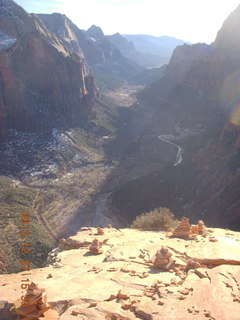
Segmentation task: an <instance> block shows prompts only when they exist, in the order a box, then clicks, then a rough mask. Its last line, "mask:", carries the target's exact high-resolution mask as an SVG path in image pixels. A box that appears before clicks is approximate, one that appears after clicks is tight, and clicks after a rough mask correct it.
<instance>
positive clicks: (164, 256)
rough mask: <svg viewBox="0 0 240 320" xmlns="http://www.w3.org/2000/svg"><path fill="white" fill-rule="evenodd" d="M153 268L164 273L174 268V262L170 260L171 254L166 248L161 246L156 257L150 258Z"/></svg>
mask: <svg viewBox="0 0 240 320" xmlns="http://www.w3.org/2000/svg"><path fill="white" fill-rule="evenodd" d="M152 262H153V265H154V267H156V268H157V269H161V270H164V271H168V270H170V269H172V268H173V267H174V264H175V260H173V259H172V254H171V253H170V252H169V249H168V248H167V247H164V246H162V248H161V250H158V251H157V253H156V255H155V256H154V257H153V258H152Z"/></svg>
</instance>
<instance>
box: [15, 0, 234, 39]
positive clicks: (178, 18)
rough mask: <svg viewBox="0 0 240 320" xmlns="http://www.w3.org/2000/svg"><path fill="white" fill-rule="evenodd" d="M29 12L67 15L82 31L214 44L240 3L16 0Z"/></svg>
mask: <svg viewBox="0 0 240 320" xmlns="http://www.w3.org/2000/svg"><path fill="white" fill-rule="evenodd" d="M16 2H17V3H18V4H19V5H21V6H22V7H23V8H24V9H25V10H27V11H28V12H34V13H52V12H61V13H64V14H66V15H67V16H68V17H69V18H70V19H71V20H72V21H73V22H74V23H75V24H76V25H77V26H78V27H79V28H80V29H88V28H89V27H90V26H91V25H93V24H95V25H98V26H100V27H101V28H102V29H103V32H104V33H105V34H113V33H116V32H120V33H122V34H124V33H130V34H132V33H134V34H151V35H155V36H161V35H168V36H172V37H176V38H180V39H183V40H185V41H190V42H193V43H195V42H207V43H210V42H212V41H214V39H215V36H216V33H217V31H218V30H219V29H220V27H221V26H222V23H223V21H224V20H225V19H226V18H227V16H228V15H229V14H230V13H231V12H232V11H233V10H234V9H235V8H236V7H237V6H238V5H239V4H240V0H164V1H163V0H16Z"/></svg>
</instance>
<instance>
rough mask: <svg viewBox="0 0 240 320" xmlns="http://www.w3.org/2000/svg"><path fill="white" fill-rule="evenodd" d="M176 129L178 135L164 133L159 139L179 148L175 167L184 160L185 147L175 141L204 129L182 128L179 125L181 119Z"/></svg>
mask: <svg viewBox="0 0 240 320" xmlns="http://www.w3.org/2000/svg"><path fill="white" fill-rule="evenodd" d="M175 131H176V133H178V136H174V135H172V134H162V135H160V136H158V139H160V140H161V141H163V142H166V143H169V144H171V145H173V146H174V147H176V148H177V155H176V160H175V163H174V167H176V166H178V165H179V164H180V163H182V162H183V149H182V148H181V147H180V146H179V145H177V144H176V143H174V142H173V141H176V140H179V139H181V138H184V137H186V136H192V135H195V134H200V133H201V132H202V131H201V130H198V129H192V130H190V129H182V128H180V127H179V121H178V122H177V123H176V125H175Z"/></svg>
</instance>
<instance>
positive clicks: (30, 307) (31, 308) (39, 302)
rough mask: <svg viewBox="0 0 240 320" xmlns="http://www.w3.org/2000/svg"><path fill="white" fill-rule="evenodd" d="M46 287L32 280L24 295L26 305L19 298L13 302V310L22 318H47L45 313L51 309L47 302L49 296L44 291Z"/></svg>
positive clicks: (24, 319) (29, 319) (31, 319)
mask: <svg viewBox="0 0 240 320" xmlns="http://www.w3.org/2000/svg"><path fill="white" fill-rule="evenodd" d="M44 291H45V289H40V288H39V287H38V286H37V285H36V284H35V283H34V282H32V283H31V284H30V285H29V287H28V289H27V293H26V295H25V297H24V299H25V301H24V302H26V305H25V306H23V305H22V302H23V301H22V300H21V299H18V300H17V301H15V302H14V303H13V306H12V308H11V310H10V311H11V312H12V313H13V314H14V315H16V316H17V317H18V318H17V319H21V320H38V319H39V318H40V317H43V319H45V315H44V314H45V313H46V312H47V311H48V310H49V309H51V307H50V306H49V305H48V304H47V296H46V294H45V293H44Z"/></svg>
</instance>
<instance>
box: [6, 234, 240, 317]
mask: <svg viewBox="0 0 240 320" xmlns="http://www.w3.org/2000/svg"><path fill="white" fill-rule="evenodd" d="M95 233H96V232H95V230H94V229H91V230H84V231H82V232H79V233H78V234H77V235H76V236H75V237H74V239H76V240H78V241H80V240H81V239H83V238H89V239H90V240H91V241H92V240H93V239H94V238H96V235H95ZM211 236H214V237H215V238H216V239H217V240H218V241H217V242H211V241H209V239H208V237H206V238H202V237H198V242H196V241H194V240H183V239H175V238H174V239H169V238H167V237H166V236H165V233H164V232H143V231H137V230H131V229H123V230H121V232H120V231H117V230H110V231H108V230H107V229H104V236H99V237H98V238H99V240H100V241H101V239H105V238H106V237H107V238H109V241H108V242H107V244H105V245H103V247H102V249H103V254H100V255H92V254H89V252H88V248H84V247H83V248H79V249H72V250H67V251H62V252H60V253H59V254H58V257H59V258H60V259H61V261H60V262H61V264H62V267H61V268H54V267H51V266H50V267H47V268H42V269H34V270H31V271H30V272H27V273H26V274H25V275H24V273H18V274H10V275H1V276H0V300H7V301H8V302H13V301H15V300H16V299H19V298H20V297H21V296H22V294H23V293H22V291H23V290H22V289H21V283H22V282H21V281H22V279H25V278H29V279H30V280H31V281H34V282H35V283H37V284H38V286H39V287H40V288H45V289H46V294H47V301H48V302H49V303H50V304H51V305H52V307H53V308H54V309H56V310H57V311H58V312H59V313H60V314H61V318H60V319H61V320H71V319H86V320H87V319H91V320H101V319H108V318H109V319H120V320H122V319H124V320H126V319H128V320H132V319H139V317H141V318H142V319H150V320H159V319H161V320H171V319H172V320H186V319H187V320H188V319H190V320H191V319H193V320H203V319H208V320H213V319H215V320H240V317H239V315H240V265H237V264H240V241H239V239H240V233H237V232H232V231H231V232H230V231H226V230H222V229H213V232H212V233H211ZM162 246H167V247H168V248H169V249H170V251H171V253H172V254H173V256H172V258H173V259H175V260H176V261H177V262H178V263H179V265H180V266H181V265H182V267H183V268H184V265H185V264H186V262H184V261H185V260H186V257H187V256H189V257H191V258H194V259H196V260H198V261H201V262H202V263H203V264H205V267H202V268H198V269H197V270H196V271H195V270H190V271H189V272H188V273H184V272H183V271H181V272H180V273H181V274H180V275H179V272H177V271H174V270H171V271H170V272H163V271H159V270H157V269H155V268H153V267H152V266H151V265H149V263H148V262H147V260H148V259H149V258H151V257H152V256H154V255H155V254H156V251H157V250H159V249H161V247H162ZM107 257H111V259H110V260H108V259H107ZM184 259H185V260H184ZM214 261H215V262H214ZM228 263H230V264H236V265H228ZM208 264H211V265H212V266H216V265H218V264H220V266H216V267H214V268H208V267H209V266H208ZM212 266H211V267H212ZM49 274H51V275H52V277H49ZM142 275H144V277H142V278H141V276H142ZM156 283H157V286H158V291H156V292H153V294H151V290H153V288H155V287H152V286H153V284H156ZM119 290H122V292H127V295H128V297H129V299H127V300H123V299H117V298H116V296H117V294H118V292H119ZM154 290H155V289H154ZM149 292H150V293H149ZM111 296H112V299H110V300H111V301H107V300H109V298H110V297H111ZM79 301H81V302H79ZM132 302H134V303H133V304H131V303H132ZM90 303H93V305H92V306H90ZM122 306H123V308H122ZM126 306H127V308H128V309H124V307H126ZM72 311H76V312H75V313H73V314H72ZM111 314H112V315H111ZM111 317H112V318H111ZM114 317H115V318H114ZM4 320H5V319H4Z"/></svg>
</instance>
